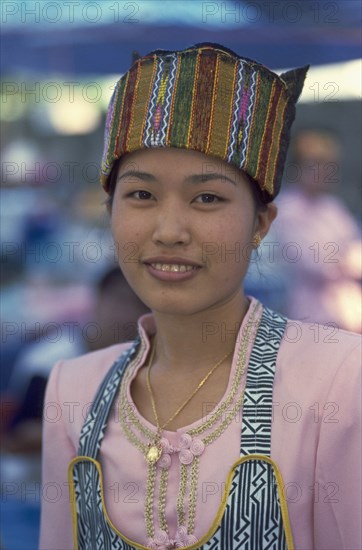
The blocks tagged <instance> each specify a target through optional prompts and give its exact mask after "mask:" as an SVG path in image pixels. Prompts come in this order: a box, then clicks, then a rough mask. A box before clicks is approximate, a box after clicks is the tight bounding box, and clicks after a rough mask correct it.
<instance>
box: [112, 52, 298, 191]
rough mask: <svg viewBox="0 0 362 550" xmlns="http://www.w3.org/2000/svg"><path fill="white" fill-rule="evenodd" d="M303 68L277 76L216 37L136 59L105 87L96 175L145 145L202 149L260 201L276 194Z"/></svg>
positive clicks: (200, 150) (145, 146)
mask: <svg viewBox="0 0 362 550" xmlns="http://www.w3.org/2000/svg"><path fill="white" fill-rule="evenodd" d="M307 70H308V67H302V68H300V69H294V70H292V71H288V72H287V73H284V74H283V75H282V76H278V75H277V74H275V73H273V72H272V71H270V70H269V69H268V68H267V67H264V66H263V65H261V64H260V63H257V62H256V61H253V60H251V59H247V58H244V57H241V56H238V55H237V54H235V53H234V52H232V51H231V50H229V49H227V48H224V47H223V46H220V45H219V44H207V43H205V44H197V45H195V46H192V47H190V48H187V49H185V50H181V51H177V52H168V51H164V50H157V51H156V52H152V53H151V54H148V55H146V56H144V57H141V58H139V59H137V61H136V62H135V63H134V64H133V65H132V67H131V68H130V70H129V71H128V72H127V73H126V74H125V75H123V76H122V78H121V79H120V81H119V82H118V84H117V89H116V91H115V93H114V94H113V96H112V98H111V101H110V105H109V109H108V114H107V121H106V130H105V139H104V151H103V158H102V168H101V182H102V184H103V186H104V188H105V190H106V191H107V192H108V191H109V175H110V172H111V169H112V166H113V164H114V162H115V160H116V159H118V158H120V157H121V156H123V155H124V154H126V153H129V152H132V151H136V150H138V149H142V148H147V147H178V148H184V149H191V150H194V151H199V152H201V153H205V154H209V155H212V156H215V157H217V158H220V159H222V160H224V161H227V162H229V163H231V164H233V165H234V166H236V167H237V168H240V169H241V170H243V171H244V172H246V173H247V174H248V175H249V176H251V178H252V179H253V180H254V181H255V182H256V184H257V185H258V186H259V189H260V192H261V197H262V199H263V200H264V202H270V201H271V200H273V199H274V197H275V196H276V195H277V194H278V192H279V189H280V184H281V179H282V174H283V169H284V164H285V158H286V153H287V149H288V145H289V135H290V128H291V124H292V122H293V120H294V117H295V104H296V102H297V100H298V97H299V94H300V92H301V90H302V87H303V81H304V79H305V76H306V73H307Z"/></svg>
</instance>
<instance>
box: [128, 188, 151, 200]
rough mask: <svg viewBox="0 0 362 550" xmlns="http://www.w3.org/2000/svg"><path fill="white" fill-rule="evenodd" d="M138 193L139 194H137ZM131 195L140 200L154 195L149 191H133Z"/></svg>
mask: <svg viewBox="0 0 362 550" xmlns="http://www.w3.org/2000/svg"><path fill="white" fill-rule="evenodd" d="M137 194H138V196H137ZM129 196H130V197H134V198H135V199H139V200H148V199H150V198H151V197H152V195H151V193H150V192H149V191H142V190H140V191H133V193H130V194H129Z"/></svg>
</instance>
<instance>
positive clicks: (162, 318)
mask: <svg viewBox="0 0 362 550" xmlns="http://www.w3.org/2000/svg"><path fill="white" fill-rule="evenodd" d="M248 307H249V301H248V300H247V299H246V297H245V295H244V293H243V292H239V293H238V294H237V295H235V296H234V297H233V298H232V300H230V301H229V302H228V303H224V304H222V305H218V306H215V308H213V309H208V310H206V311H202V312H197V313H195V314H191V315H174V314H168V313H163V312H159V311H153V312H152V313H153V316H154V319H155V324H156V330H157V343H156V349H155V355H154V361H155V362H157V364H158V365H160V366H163V367H165V368H167V370H168V372H170V371H171V370H172V371H174V372H176V371H181V370H182V372H184V373H191V372H195V369H199V370H200V371H203V370H204V369H205V368H207V367H210V364H211V363H213V362H215V361H217V359H221V358H222V357H223V356H224V355H225V354H226V353H228V352H229V351H231V350H233V349H234V347H235V342H236V338H237V335H238V331H239V329H240V325H241V323H242V321H243V319H244V316H245V314H246V312H247V310H248ZM231 358H232V354H230V357H229V360H230V361H231Z"/></svg>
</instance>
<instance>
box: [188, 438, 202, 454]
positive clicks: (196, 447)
mask: <svg viewBox="0 0 362 550" xmlns="http://www.w3.org/2000/svg"><path fill="white" fill-rule="evenodd" d="M204 450H205V443H204V442H203V441H201V439H196V438H195V439H193V440H192V442H191V445H190V451H191V452H192V454H193V455H194V456H200V455H202V453H203V452H204Z"/></svg>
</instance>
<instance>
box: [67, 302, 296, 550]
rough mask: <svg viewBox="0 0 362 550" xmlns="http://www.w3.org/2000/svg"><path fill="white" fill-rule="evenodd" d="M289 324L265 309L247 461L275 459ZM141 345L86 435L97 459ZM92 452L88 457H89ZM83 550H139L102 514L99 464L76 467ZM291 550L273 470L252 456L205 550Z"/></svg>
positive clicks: (250, 383)
mask: <svg viewBox="0 0 362 550" xmlns="http://www.w3.org/2000/svg"><path fill="white" fill-rule="evenodd" d="M285 323H286V319H285V318H284V317H281V316H280V315H278V314H277V313H275V312H272V311H271V310H268V309H266V308H264V311H263V315H262V318H261V322H260V325H259V329H258V332H257V335H256V340H255V344H254V346H253V351H252V353H251V357H250V361H249V367H248V375H247V381H246V390H245V399H246V404H244V408H243V424H242V438H241V456H246V455H250V454H253V453H257V454H262V455H267V456H270V437H271V418H272V417H271V406H272V390H273V379H274V374H275V364H276V357H277V353H278V349H279V344H280V340H281V338H282V336H283V332H284V330H285ZM138 345H139V342H136V343H135V345H134V346H133V347H132V348H131V350H130V351H129V352H126V354H124V356H122V357H121V358H120V359H119V360H118V361H117V362H116V363H115V364H114V366H113V367H112V369H111V370H110V372H109V374H108V376H107V377H106V379H105V381H104V383H103V384H102V386H101V388H100V390H99V392H98V394H97V398H96V400H95V402H94V404H93V407H92V410H91V412H90V414H89V416H88V418H87V421H86V423H85V425H84V427H83V430H82V437H81V443H80V449H79V451H80V452H79V454H80V455H81V454H82V455H83V456H84V455H85V454H86V455H87V456H89V457H92V458H95V459H96V458H97V455H98V452H99V447H100V444H101V441H102V439H103V435H104V429H105V426H106V421H107V418H108V414H109V412H110V410H111V406H112V403H113V400H114V398H115V396H116V393H117V389H118V387H119V384H120V381H121V379H122V376H123V373H124V370H125V368H126V365H127V364H128V363H129V361H130V358H131V356H133V355H134V354H135V353H136V351H137V348H138ZM85 451H86V452H85ZM73 479H74V487H75V497H76V506H77V516H78V518H77V519H78V521H77V525H78V548H79V550H135V548H134V547H132V546H130V545H128V544H127V543H125V542H124V541H123V540H122V539H121V537H120V536H119V535H118V534H117V533H115V532H114V531H113V529H112V528H111V526H110V525H109V523H108V522H107V520H106V518H105V515H104V513H103V509H102V498H101V484H100V478H99V474H98V470H97V468H96V467H95V465H94V463H92V462H91V461H89V460H87V459H84V460H83V461H80V462H77V463H76V464H75V465H74V467H73ZM256 549H258V550H286V549H287V544H286V538H285V531H284V526H283V520H282V515H281V508H280V502H279V497H278V492H277V485H276V477H275V474H274V470H273V466H272V465H271V464H270V463H269V462H267V461H266V460H263V459H262V458H256V457H254V458H253V457H250V458H247V459H246V460H245V461H244V462H242V463H241V464H239V465H238V466H237V468H236V469H235V472H234V476H233V480H232V485H231V489H230V491H229V495H228V500H227V504H226V507H225V512H224V515H223V518H222V520H221V523H220V525H219V527H218V528H217V530H216V532H215V533H214V535H213V536H212V537H211V539H210V540H209V541H208V542H207V543H206V544H204V545H203V546H202V547H200V550H256Z"/></svg>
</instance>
